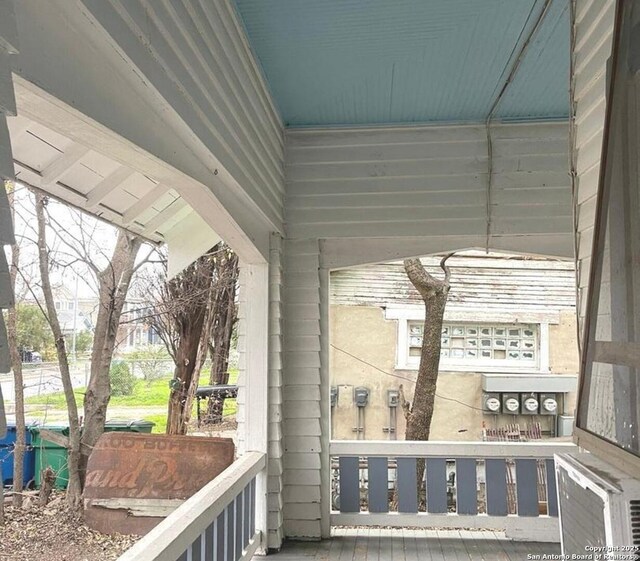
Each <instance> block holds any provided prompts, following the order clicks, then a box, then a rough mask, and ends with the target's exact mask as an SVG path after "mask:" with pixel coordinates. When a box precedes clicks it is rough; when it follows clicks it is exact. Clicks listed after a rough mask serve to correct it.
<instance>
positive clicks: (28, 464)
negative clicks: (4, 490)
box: [0, 424, 36, 487]
mask: <svg viewBox="0 0 640 561" xmlns="http://www.w3.org/2000/svg"><path fill="white" fill-rule="evenodd" d="M29 428H30V427H27V431H26V434H25V444H26V449H25V452H24V461H23V468H22V469H23V471H22V480H23V483H24V485H25V487H26V486H28V485H29V483H30V482H31V481H33V479H34V476H35V470H36V455H35V450H34V449H33V448H32V446H31V431H30V430H29ZM15 445H16V425H15V424H14V425H8V426H7V434H6V436H5V437H4V438H2V439H0V467H1V468H2V469H1V471H2V485H12V484H13V449H14V447H15Z"/></svg>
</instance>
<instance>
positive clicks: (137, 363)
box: [125, 345, 173, 386]
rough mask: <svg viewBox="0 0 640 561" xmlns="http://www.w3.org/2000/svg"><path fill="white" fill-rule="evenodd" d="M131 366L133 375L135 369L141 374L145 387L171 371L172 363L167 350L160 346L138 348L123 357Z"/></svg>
mask: <svg viewBox="0 0 640 561" xmlns="http://www.w3.org/2000/svg"><path fill="white" fill-rule="evenodd" d="M125 357H126V359H127V361H129V362H130V363H131V365H132V368H133V371H134V374H135V372H136V368H137V370H138V372H141V373H142V377H143V378H144V381H145V382H146V383H147V386H148V385H150V384H151V382H153V381H154V380H158V379H160V378H162V377H164V376H166V375H167V374H170V373H171V371H172V370H173V363H172V361H171V357H170V356H169V354H168V353H167V350H166V349H165V348H164V347H163V346H162V345H148V346H144V347H139V348H137V349H135V350H133V351H131V352H129V353H127V354H126V355H125Z"/></svg>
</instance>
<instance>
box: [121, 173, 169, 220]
mask: <svg viewBox="0 0 640 561" xmlns="http://www.w3.org/2000/svg"><path fill="white" fill-rule="evenodd" d="M169 189H171V187H170V186H169V185H166V184H165V183H158V184H157V185H156V186H155V187H153V188H152V189H151V191H149V192H148V193H147V194H146V195H144V196H142V197H141V198H140V199H138V201H137V202H135V203H134V204H133V205H131V207H129V209H128V210H127V211H126V212H125V213H124V214H123V215H122V223H123V224H124V225H125V226H129V225H130V224H131V223H132V222H133V221H134V220H135V219H136V218H138V216H140V215H141V214H142V213H143V212H144V211H145V210H147V209H148V208H149V207H150V206H151V205H153V204H154V203H155V202H156V201H157V200H158V199H159V198H160V197H162V196H163V195H164V194H166V193H167V192H168V191H169Z"/></svg>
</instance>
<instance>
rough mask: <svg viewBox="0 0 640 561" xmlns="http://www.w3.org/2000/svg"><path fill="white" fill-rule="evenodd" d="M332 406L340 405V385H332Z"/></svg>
mask: <svg viewBox="0 0 640 561" xmlns="http://www.w3.org/2000/svg"><path fill="white" fill-rule="evenodd" d="M330 396H331V407H335V406H336V405H338V387H337V386H331V393H330Z"/></svg>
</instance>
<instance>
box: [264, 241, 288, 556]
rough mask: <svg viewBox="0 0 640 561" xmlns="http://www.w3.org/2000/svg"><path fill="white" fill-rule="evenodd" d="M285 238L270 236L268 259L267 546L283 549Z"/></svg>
mask: <svg viewBox="0 0 640 561" xmlns="http://www.w3.org/2000/svg"><path fill="white" fill-rule="evenodd" d="M282 256H283V250H282V238H281V237H280V235H278V234H273V235H272V236H271V244H270V259H269V431H268V436H269V464H268V474H269V481H268V492H269V495H268V498H267V502H268V509H269V514H268V526H269V535H268V547H269V549H280V547H281V545H282V540H283V538H284V528H283V515H282V507H283V503H284V501H283V498H282V490H283V486H284V484H283V475H284V465H283V455H284V446H283V430H282V403H283V398H282V391H283V389H282V380H283V373H282V365H283V360H282V354H283V348H282V345H283V325H282V323H283V322H282V317H283V313H282V307H283V302H282V296H283V271H282Z"/></svg>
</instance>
